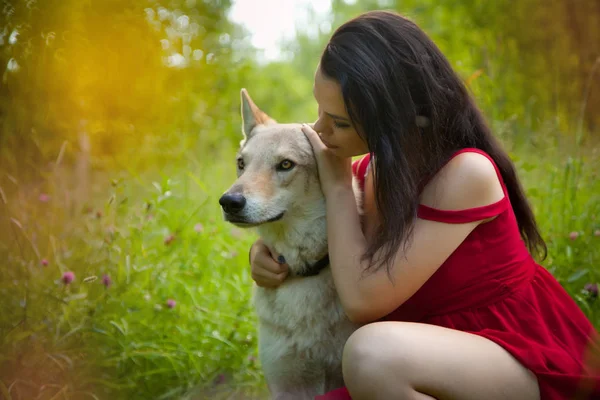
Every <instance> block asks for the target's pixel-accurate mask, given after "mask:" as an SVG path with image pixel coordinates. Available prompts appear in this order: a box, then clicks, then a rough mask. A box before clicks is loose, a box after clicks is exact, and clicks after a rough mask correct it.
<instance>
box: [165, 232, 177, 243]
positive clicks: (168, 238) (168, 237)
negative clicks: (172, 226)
mask: <svg viewBox="0 0 600 400" xmlns="http://www.w3.org/2000/svg"><path fill="white" fill-rule="evenodd" d="M173 240H175V235H173V234H170V235H169V236H167V237H166V238H165V244H166V245H169V244H171V242H172V241H173Z"/></svg>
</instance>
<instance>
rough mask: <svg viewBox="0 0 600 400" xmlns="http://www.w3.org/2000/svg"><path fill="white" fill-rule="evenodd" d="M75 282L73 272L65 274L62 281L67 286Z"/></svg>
mask: <svg viewBox="0 0 600 400" xmlns="http://www.w3.org/2000/svg"><path fill="white" fill-rule="evenodd" d="M73 280H75V274H74V273H73V272H71V271H68V272H65V273H64V274H63V276H62V281H63V283H64V284H65V285H68V284H69V283H71V282H73Z"/></svg>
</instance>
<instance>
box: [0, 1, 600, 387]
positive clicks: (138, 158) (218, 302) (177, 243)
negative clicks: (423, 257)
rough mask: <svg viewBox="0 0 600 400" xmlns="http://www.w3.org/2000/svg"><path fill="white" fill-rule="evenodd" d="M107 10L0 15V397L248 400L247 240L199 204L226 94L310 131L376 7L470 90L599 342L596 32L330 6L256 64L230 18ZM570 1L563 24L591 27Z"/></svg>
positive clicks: (145, 8)
mask: <svg viewBox="0 0 600 400" xmlns="http://www.w3.org/2000/svg"><path fill="white" fill-rule="evenodd" d="M125 3H126V4H125ZM125 3H124V2H117V1H100V0H90V1H54V0H43V1H42V0H38V1H28V2H22V1H9V0H7V1H5V2H4V3H3V8H2V9H1V11H0V26H2V27H4V31H0V76H2V82H1V83H0V260H3V261H4V263H3V265H2V267H3V268H0V297H1V298H2V301H1V302H0V393H2V394H1V395H0V397H2V398H12V399H31V398H39V399H58V398H72V399H80V398H96V399H105V398H106V399H109V398H111V399H112V398H115V399H138V398H139V399H204V398H207V399H208V398H210V399H218V398H244V399H247V398H264V391H265V386H264V381H263V379H262V375H261V372H260V365H259V364H258V362H257V360H256V345H257V343H256V318H255V314H254V312H253V309H252V306H251V302H250V299H251V294H252V289H251V288H252V281H251V278H250V276H249V268H248V265H247V263H248V261H247V251H248V248H249V246H250V243H251V242H252V241H253V239H254V238H255V236H254V234H253V233H251V232H249V231H240V230H237V229H233V228H232V226H230V225H228V224H226V223H224V222H223V221H222V218H221V213H220V210H219V206H218V202H217V199H218V196H219V195H220V193H222V192H223V191H224V190H225V189H226V188H227V187H228V186H229V185H230V183H231V182H232V181H233V179H234V177H235V171H234V165H235V164H234V152H235V147H236V146H237V143H238V142H239V140H240V139H241V133H240V131H241V128H240V126H241V119H240V117H239V109H240V100H239V96H240V93H239V91H240V89H241V88H242V87H245V88H247V89H248V90H249V92H250V95H251V96H252V97H253V99H254V100H255V101H256V103H257V104H258V105H259V107H261V108H262V109H263V110H264V111H265V112H267V113H268V114H269V115H270V116H272V117H273V118H275V119H277V120H278V121H280V122H291V121H314V120H315V119H316V116H317V115H316V104H315V101H314V99H313V98H312V95H311V90H312V79H313V73H314V69H315V67H316V65H317V62H318V58H319V56H320V53H321V51H322V49H323V46H324V45H325V43H326V41H327V39H328V37H329V35H331V33H332V32H333V30H334V29H335V28H336V27H337V26H339V25H340V24H341V23H343V22H344V21H346V20H347V19H349V18H351V17H353V16H355V15H358V14H359V13H360V12H363V11H365V10H368V9H375V8H380V7H383V8H390V9H395V10H399V11H401V12H402V13H404V14H406V15H408V16H409V17H410V18H413V19H414V20H415V21H416V22H417V23H419V25H420V26H422V27H423V28H424V29H425V30H426V31H427V32H428V33H429V34H430V35H431V37H432V38H433V39H434V40H435V42H436V43H437V44H438V45H439V47H440V48H441V49H442V50H443V51H444V53H445V54H447V56H448V58H449V59H450V61H451V63H452V64H453V65H454V66H455V67H456V69H457V71H458V72H459V73H460V74H461V76H462V77H463V78H464V79H465V81H466V82H467V83H468V84H469V86H470V88H471V90H472V91H473V94H474V96H475V97H476V99H477V101H478V103H479V104H480V105H481V107H482V108H483V109H484V111H485V113H486V115H487V117H488V119H489V121H490V123H491V124H492V126H493V127H494V131H495V132H496V134H497V135H498V136H499V137H500V139H501V140H502V142H503V143H504V144H505V146H506V147H507V148H508V149H509V150H510V152H511V156H512V158H513V160H514V161H515V164H516V166H517V168H518V171H519V174H520V176H521V178H522V180H523V183H524V186H525V188H526V190H527V194H528V196H529V198H530V200H531V202H532V204H533V206H534V210H535V213H536V216H537V219H538V222H539V224H540V227H541V229H542V233H543V236H544V238H546V239H547V241H548V245H549V255H548V258H547V259H546V260H545V261H544V262H543V265H544V266H545V267H547V268H548V269H549V270H550V271H551V272H552V273H553V274H554V276H556V277H557V279H558V280H559V281H560V282H561V284H562V285H563V286H564V287H565V288H566V289H567V290H568V292H569V293H570V294H571V296H572V297H573V298H574V299H575V301H576V302H577V304H578V305H579V306H580V307H581V309H582V310H583V311H584V312H585V313H586V315H588V316H589V318H590V319H591V320H592V322H593V323H594V324H595V325H596V326H597V327H600V300H598V296H597V295H594V292H593V290H591V291H590V290H586V289H585V285H586V284H588V283H589V284H594V283H597V282H599V281H600V276H599V275H600V269H599V268H598V263H599V262H600V179H599V177H598V171H600V157H599V152H598V148H597V146H595V143H594V142H593V141H592V140H591V139H592V135H593V133H594V131H593V130H592V129H591V128H593V127H594V125H593V121H592V122H591V123H590V122H589V121H588V115H589V114H593V113H590V112H589V110H591V109H593V108H592V107H593V105H594V104H597V103H595V101H596V100H595V99H596V97H594V95H593V93H592V94H590V95H589V97H585V96H583V97H582V93H584V92H583V89H584V88H585V82H586V79H587V81H588V82H592V84H590V85H588V87H590V88H594V87H595V86H594V85H595V84H596V83H594V82H597V77H596V78H594V75H593V74H592V72H593V71H592V69H593V67H592V66H593V62H594V58H593V56H594V54H596V53H594V52H595V51H596V50H595V49H596V48H595V47H594V46H595V45H594V44H592V45H589V44H588V45H587V47H586V43H587V42H586V40H585V38H587V37H588V35H587V34H586V32H587V33H589V34H591V35H593V34H595V32H596V33H597V29H598V28H597V27H598V26H600V24H596V25H593V24H587V25H585V26H582V27H581V28H580V30H579V33H578V35H574V34H573V32H574V28H573V27H571V28H570V29H567V28H566V25H565V24H566V23H565V21H564V18H563V15H564V14H565V13H562V14H561V13H559V12H557V10H559V9H560V4H563V3H561V2H543V3H542V2H536V1H533V0H526V1H523V2H520V3H519V4H516V3H515V2H507V1H497V2H484V1H475V0H468V1H451V0H447V1H442V2H440V1H436V2H434V1H430V0H424V1H416V0H402V1H401V0H396V1H389V0H388V1H375V0H369V1H356V2H344V1H342V0H334V1H333V2H332V4H333V11H332V15H330V16H324V17H322V18H320V19H319V18H318V17H317V16H316V15H314V16H313V17H314V18H313V19H312V24H311V26H308V27H302V28H300V29H299V31H298V33H299V35H298V37H297V38H296V39H295V40H294V41H292V42H289V43H287V44H286V47H285V49H286V51H287V53H286V54H287V57H286V58H285V59H284V60H282V61H279V62H273V63H269V64H266V65H262V64H259V63H258V62H257V61H256V59H255V54H254V50H253V49H252V48H251V47H250V45H249V44H248V40H247V37H245V32H244V31H243V30H242V29H241V28H240V27H238V26H235V25H233V24H231V23H230V22H229V21H228V20H227V19H226V13H227V10H228V7H229V5H230V3H229V1H219V0H170V1H166V0H139V1H138V0H136V1H130V2H125ZM350 3H351V4H350ZM581 3H582V4H583V5H582V6H581V8H578V9H577V10H576V11H573V10H571V11H569V12H571V13H575V14H576V15H579V16H581V13H582V11H581V10H587V12H588V14H589V15H586V16H585V17H586V18H587V21H590V22H593V21H598V19H595V18H600V13H594V12H593V4H592V3H591V2H581ZM563 5H564V4H563ZM561 10H562V9H561ZM552 18H556V21H560V22H557V23H556V24H551V23H549V22H548V21H554V20H553V19H552ZM540 21H542V22H543V24H542V22H540ZM546 28H548V29H546ZM15 32H18V35H17V36H16V41H15V40H12V41H11V40H10V38H11V36H12V35H13V34H16V33H15ZM577 38H579V39H577ZM551 39H558V40H553V41H552V42H551V43H550V42H549V41H550V40H551ZM548 49H551V51H549V50H548ZM570 49H577V50H576V51H575V50H570ZM177 54H179V56H177ZM169 57H171V58H169ZM584 58H585V60H584V61H581V60H582V59H584ZM10 60H13V61H10ZM178 60H179V61H181V62H183V64H177V65H173V62H174V61H175V62H177V61H178ZM553 60H554V61H556V62H551V61H553ZM557 60H558V61H557ZM16 65H18V68H16V67H15V66H16ZM9 66H10V68H9ZM592 92H593V91H592ZM586 102H589V104H588V103H586ZM586 107H587V108H586ZM582 109H583V110H584V111H585V110H586V109H587V110H588V111H587V113H585V112H584V113H583V116H582V113H581V110H582ZM584 120H585V121H588V123H587V124H584V123H583V121H584ZM579 126H581V127H582V128H581V131H579V130H578V129H579V128H577V129H575V128H574V127H579ZM585 127H588V128H589V129H587V130H586V129H585ZM580 132H584V133H585V135H579V136H576V134H580ZM581 139H583V140H581ZM86 141H89V145H88V144H87V142H86ZM69 271H70V272H73V273H74V276H75V278H74V280H73V282H71V283H69V284H68V285H66V284H64V282H63V281H62V277H63V274H64V273H66V272H69ZM104 275H107V276H108V277H109V278H110V283H111V284H110V285H109V286H108V287H106V286H105V283H108V282H107V281H106V280H104V279H105V278H104ZM592 288H593V287H592ZM588 289H590V286H588ZM169 300H174V301H175V303H172V302H169ZM236 396H237V397H236Z"/></svg>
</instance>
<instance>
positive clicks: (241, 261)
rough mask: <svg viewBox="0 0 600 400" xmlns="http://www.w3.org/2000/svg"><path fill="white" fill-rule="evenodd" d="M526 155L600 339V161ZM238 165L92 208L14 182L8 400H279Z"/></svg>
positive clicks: (4, 320) (92, 203) (63, 186)
mask: <svg viewBox="0 0 600 400" xmlns="http://www.w3.org/2000/svg"><path fill="white" fill-rule="evenodd" d="M513 156H514V159H515V162H516V164H517V166H518V168H519V172H520V173H521V176H522V178H523V180H524V184H525V186H526V187H527V191H528V194H529V196H530V198H531V201H532V203H533V204H534V206H535V210H536V214H537V217H538V220H539V223H540V225H541V228H542V230H543V234H544V237H545V238H546V239H547V241H548V245H549V256H548V259H547V260H546V261H545V262H544V265H545V266H547V267H548V268H549V269H550V271H552V273H553V274H554V275H555V276H556V277H557V278H558V279H559V280H560V282H561V283H562V284H563V285H564V286H565V287H566V288H567V290H568V291H569V293H571V295H572V296H573V297H574V298H575V299H576V301H577V303H578V304H579V305H580V307H581V308H582V309H583V310H584V312H585V313H586V314H587V315H588V316H589V317H590V318H591V320H592V321H593V322H594V324H595V325H596V326H600V303H599V302H598V300H597V299H596V298H594V297H593V296H592V295H590V294H589V293H588V292H586V291H584V290H583V287H584V285H585V284H586V283H589V282H598V281H600V276H599V275H600V269H599V268H598V263H599V262H600V237H599V236H598V233H596V234H595V232H597V231H598V230H600V201H599V200H600V179H598V176H597V171H599V170H600V169H599V168H598V166H599V164H600V163H599V162H598V157H597V154H596V153H589V152H588V154H587V155H581V156H577V157H571V158H568V157H566V155H564V154H562V155H561V154H560V153H559V152H555V153H554V154H549V153H544V154H539V153H538V154H536V153H535V152H532V151H531V148H526V147H523V148H522V149H521V150H515V151H513ZM232 160H233V153H232V150H229V151H224V152H222V153H219V154H213V155H212V158H211V162H210V163H208V162H204V163H200V162H198V161H197V160H192V162H190V163H189V164H188V166H186V167H185V168H179V167H176V166H175V167H173V168H171V169H170V170H168V171H167V170H163V171H162V172H160V173H146V174H136V173H133V172H131V171H129V172H120V173H114V174H113V173H108V172H102V173H99V174H97V175H95V176H94V177H93V182H94V186H93V187H92V189H93V193H94V195H93V196H92V197H91V200H88V202H87V203H86V204H77V202H76V201H74V200H73V196H74V194H73V193H74V189H75V188H74V183H73V182H75V180H74V179H73V177H71V176H70V175H68V174H67V175H66V176H62V175H61V174H58V173H51V174H49V175H48V176H47V177H46V179H45V180H44V181H42V182H39V183H38V184H37V185H35V186H31V185H25V184H24V183H20V182H19V181H18V180H16V179H14V178H13V179H11V178H10V177H8V176H7V175H4V176H3V177H2V178H0V188H1V189H2V192H0V221H1V222H0V227H1V228H2V229H1V231H0V239H1V241H0V259H2V260H5V261H4V263H3V265H2V268H1V269H0V296H1V298H2V302H1V307H0V340H1V342H0V343H1V347H0V393H2V394H1V395H0V398H6V399H66V398H69V399H86V398H88V399H109V398H110V399H203V398H211V399H213V398H214V399H217V398H264V393H265V392H264V390H265V389H264V381H263V378H262V375H261V372H260V366H259V365H258V362H257V354H256V351H257V349H256V348H257V338H256V319H255V315H254V312H253V309H252V306H251V302H250V300H251V294H252V281H251V278H250V275H249V267H248V260H247V251H248V248H249V246H250V244H251V242H252V241H253V239H254V238H255V236H254V234H253V233H252V232H249V231H241V230H238V229H235V228H233V227H232V226H231V225H229V224H226V223H225V222H223V221H222V218H221V214H220V210H219V206H218V202H217V200H218V197H219V195H220V193H222V191H223V190H225V189H226V187H227V186H228V185H229V184H230V183H231V182H232V180H233V179H234V171H233V168H232V166H233V162H232ZM61 176H62V177H61ZM42 193H44V194H47V195H48V198H47V199H44V198H42V199H41V200H40V194H42ZM42 200H47V201H42ZM572 232H577V237H576V238H574V239H572V238H571V233H572ZM572 236H573V237H574V236H575V235H574V234H573V235H572ZM44 259H45V260H47V265H42V264H43V260H44ZM67 271H72V272H74V274H75V279H74V281H73V282H72V283H71V284H69V285H65V284H63V283H62V281H61V277H62V275H63V273H65V272H67ZM105 274H106V275H108V276H109V277H110V279H111V281H112V284H111V285H110V286H109V287H108V288H107V287H105V286H104V284H103V276H104V275H105ZM169 299H173V300H175V301H176V305H175V306H174V307H173V308H169V307H168V306H167V304H168V303H167V302H168V300H169ZM261 396H262V397H261Z"/></svg>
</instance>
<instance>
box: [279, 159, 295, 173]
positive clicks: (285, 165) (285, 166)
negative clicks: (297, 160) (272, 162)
mask: <svg viewBox="0 0 600 400" xmlns="http://www.w3.org/2000/svg"><path fill="white" fill-rule="evenodd" d="M295 165H296V164H294V163H293V162H292V161H290V160H283V161H282V162H280V163H279V165H278V166H277V169H279V170H281V171H287V170H290V169H292V168H294V166H295Z"/></svg>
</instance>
